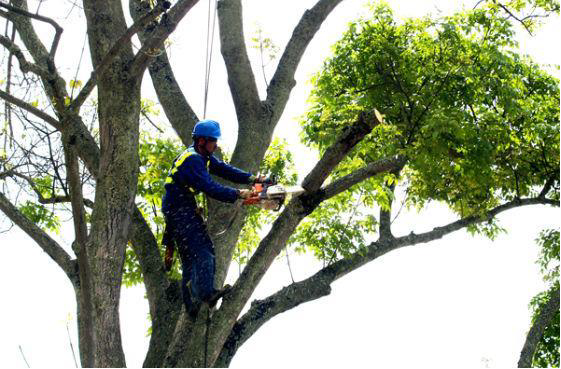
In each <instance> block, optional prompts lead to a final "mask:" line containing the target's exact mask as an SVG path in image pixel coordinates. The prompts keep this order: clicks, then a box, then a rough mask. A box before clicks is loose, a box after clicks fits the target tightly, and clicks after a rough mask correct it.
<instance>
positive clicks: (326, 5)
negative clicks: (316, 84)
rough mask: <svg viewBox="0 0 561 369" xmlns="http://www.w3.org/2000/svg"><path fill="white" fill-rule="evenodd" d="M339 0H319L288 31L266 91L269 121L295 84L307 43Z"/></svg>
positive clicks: (278, 114) (278, 112)
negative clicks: (285, 43)
mask: <svg viewBox="0 0 561 369" xmlns="http://www.w3.org/2000/svg"><path fill="white" fill-rule="evenodd" d="M340 2H341V0H319V1H318V2H317V3H316V4H315V5H314V6H313V8H312V9H310V10H307V11H306V12H305V13H304V15H303V16H302V18H301V19H300V21H299V22H298V25H297V26H296V27H295V28H294V31H293V32H292V37H291V38H290V41H289V42H288V44H287V45H286V48H285V50H284V52H283V54H282V56H281V58H280V60H279V64H278V66H277V69H276V71H275V74H274V75H273V78H272V79H271V83H270V85H269V87H268V88H267V99H266V101H265V104H266V105H267V106H269V107H270V108H271V109H272V111H273V114H274V116H275V117H274V118H273V121H276V120H277V119H278V118H280V115H281V114H282V111H283V110H284V107H285V106H286V103H287V101H288V98H289V96H290V91H291V90H292V88H293V87H294V86H295V85H296V81H295V80H294V74H295V73H296V68H297V67H298V64H299V63H300V60H301V59H302V55H304V51H305V50H306V48H307V47H308V45H309V43H310V41H311V40H312V39H313V38H314V36H315V35H316V33H317V31H318V30H319V28H320V26H321V25H322V23H323V22H324V21H325V19H326V18H327V16H328V15H329V14H330V13H331V11H332V10H333V9H334V8H335V7H336V6H337V5H339V3H340Z"/></svg>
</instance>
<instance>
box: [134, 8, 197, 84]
mask: <svg viewBox="0 0 561 369" xmlns="http://www.w3.org/2000/svg"><path fill="white" fill-rule="evenodd" d="M198 1H199V0H179V1H178V2H177V3H176V4H175V5H174V6H173V7H172V8H171V9H170V10H169V11H168V12H167V13H166V14H164V15H163V16H162V20H161V22H160V24H159V25H158V27H156V29H155V30H154V33H153V35H152V37H150V38H149V39H147V40H145V42H144V43H143V45H142V47H141V48H140V50H139V51H138V53H137V54H136V56H135V58H134V60H133V62H132V65H131V73H132V74H133V75H140V74H142V73H143V72H144V69H146V67H147V66H148V64H150V63H151V62H152V60H153V57H154V55H156V54H157V52H156V51H157V50H158V49H160V48H161V47H162V46H163V44H164V41H165V40H166V39H167V38H168V37H169V35H170V34H171V33H172V32H173V31H175V28H176V27H177V24H178V23H179V22H180V21H181V20H182V19H183V17H185V15H186V14H187V13H188V12H189V10H191V8H192V7H193V6H194V5H195V4H196V3H198ZM164 3H165V2H164Z"/></svg>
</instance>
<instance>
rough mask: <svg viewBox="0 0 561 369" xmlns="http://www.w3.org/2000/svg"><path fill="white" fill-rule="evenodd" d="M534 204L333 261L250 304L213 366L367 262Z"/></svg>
mask: <svg viewBox="0 0 561 369" xmlns="http://www.w3.org/2000/svg"><path fill="white" fill-rule="evenodd" d="M535 204H545V205H551V203H550V202H548V201H547V200H545V199H541V198H539V197H538V198H527V199H521V200H515V201H512V202H509V203H505V204H503V205H501V206H498V207H496V208H494V209H492V210H491V211H489V212H488V213H487V214H486V216H484V217H467V218H464V219H460V220H458V221H455V222H452V223H449V224H447V225H445V226H442V227H436V228H434V229H433V230H432V231H429V232H425V233H421V234H418V235H416V234H414V233H411V234H409V235H407V236H404V237H398V238H393V239H392V238H390V239H388V238H386V239H383V240H382V239H379V240H378V241H376V242H372V243H371V244H370V245H369V246H368V247H366V248H365V249H363V250H360V251H359V252H356V253H354V254H353V255H351V256H349V257H347V258H344V259H341V260H339V261H336V262H335V263H333V264H331V265H329V266H327V267H325V268H323V269H321V270H319V271H318V272H317V273H315V274H314V275H312V276H311V277H309V278H307V279H305V280H303V281H300V282H296V283H293V284H291V285H289V286H287V287H285V288H283V289H281V290H280V291H278V292H276V293H275V294H273V295H271V296H269V297H267V298H265V299H263V300H256V301H254V302H252V304H251V308H250V309H249V310H248V311H247V313H245V314H244V315H243V316H242V317H241V318H240V319H239V320H238V321H237V322H236V323H235V325H234V326H233V328H232V331H231V333H230V335H229V337H228V339H227V340H226V342H225V343H224V348H223V350H222V352H221V353H220V357H219V359H218V361H217V365H216V366H228V363H229V362H230V360H231V359H232V357H233V356H234V355H235V353H236V351H237V350H238V349H239V348H240V347H241V345H242V344H243V343H244V342H246V341H247V340H248V339H249V338H250V337H251V336H252V335H253V334H254V333H255V332H256V331H257V330H258V329H259V328H260V327H261V326H263V324H265V323H266V322H267V321H269V320H270V319H271V318H273V317H275V316H276V315H278V314H281V313H283V312H285V311H288V310H290V309H292V308H294V307H296V306H298V305H300V304H302V303H306V302H309V301H313V300H316V299H318V298H320V297H323V296H327V295H328V294H329V293H330V292H331V283H333V282H334V281H336V280H337V279H339V278H341V277H343V276H345V275H347V274H348V273H350V272H352V271H354V270H356V269H358V268H360V267H361V266H363V265H365V264H367V263H368V262H370V261H373V260H375V259H377V258H378V257H380V256H382V255H385V254H387V253H388V252H390V251H394V250H397V249H399V248H402V247H406V246H413V245H417V244H420V243H427V242H430V241H434V240H436V239H440V238H442V237H444V236H446V235H448V234H451V233H453V232H455V231H457V230H460V229H463V228H466V227H468V226H469V225H473V224H477V223H482V222H485V221H489V220H490V219H493V218H494V217H496V216H497V215H498V214H500V213H502V212H504V211H506V210H509V209H513V208H516V207H520V206H526V205H535Z"/></svg>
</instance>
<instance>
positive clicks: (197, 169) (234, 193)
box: [178, 155, 251, 203]
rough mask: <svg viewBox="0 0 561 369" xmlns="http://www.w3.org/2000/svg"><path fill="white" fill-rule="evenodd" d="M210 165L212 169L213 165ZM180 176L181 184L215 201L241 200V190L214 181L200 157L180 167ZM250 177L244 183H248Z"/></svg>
mask: <svg viewBox="0 0 561 369" xmlns="http://www.w3.org/2000/svg"><path fill="white" fill-rule="evenodd" d="M210 165H211V167H212V163H211V164H210ZM178 174H179V179H180V182H181V183H183V184H186V185H188V186H190V187H192V188H194V189H196V190H199V191H202V192H204V193H206V194H207V195H209V196H210V197H212V198H213V199H216V200H219V201H223V202H230V203H233V202H235V201H236V200H237V199H238V198H239V193H240V192H239V190H237V189H235V188H232V187H227V186H223V185H221V184H220V183H217V182H215V181H213V180H212V178H211V176H210V175H209V173H208V172H207V169H206V167H205V161H204V159H203V158H202V157H201V156H199V155H191V156H190V157H188V158H187V159H186V160H185V161H184V162H183V163H182V164H181V166H180V167H179V171H178ZM249 175H251V174H249ZM248 177H249V176H247V177H246V182H244V183H248V182H247V181H248Z"/></svg>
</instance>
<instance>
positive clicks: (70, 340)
mask: <svg viewBox="0 0 561 369" xmlns="http://www.w3.org/2000/svg"><path fill="white" fill-rule="evenodd" d="M66 333H67V334H68V343H69V344H70V350H71V351H72V358H73V359H74V366H75V367H76V368H77V367H78V362H77V361H76V353H75V352H74V345H72V339H71V338H70V330H69V329H68V323H66Z"/></svg>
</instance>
